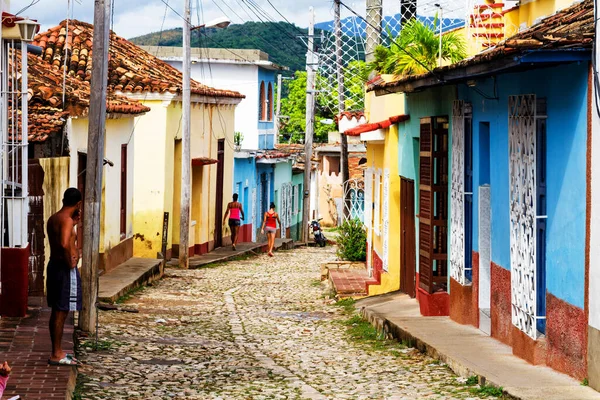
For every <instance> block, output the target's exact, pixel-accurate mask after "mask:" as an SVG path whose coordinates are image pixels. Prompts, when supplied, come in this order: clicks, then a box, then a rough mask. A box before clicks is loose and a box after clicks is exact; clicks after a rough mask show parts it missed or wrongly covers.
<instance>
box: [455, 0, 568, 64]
mask: <svg viewBox="0 0 600 400" xmlns="http://www.w3.org/2000/svg"><path fill="white" fill-rule="evenodd" d="M573 3H574V1H573V0H527V1H521V2H518V3H516V4H515V2H511V1H507V2H496V1H494V0H481V1H479V2H478V4H476V5H474V6H473V9H472V10H470V14H469V16H468V19H467V21H466V22H467V23H466V25H465V27H464V28H460V29H457V30H456V32H459V33H462V34H463V35H464V37H465V39H466V43H467V48H468V55H469V56H473V55H475V54H477V53H479V52H481V51H484V50H486V49H488V48H490V47H493V46H494V45H496V44H497V43H499V42H501V41H503V40H504V39H507V38H510V37H511V36H513V35H515V34H517V33H518V32H520V31H523V30H525V29H527V28H530V27H531V26H533V25H535V24H537V23H538V22H539V21H541V20H542V19H543V18H545V17H549V16H551V15H552V14H554V13H556V12H557V11H560V10H562V9H564V8H566V7H569V6H570V5H572V4H573Z"/></svg>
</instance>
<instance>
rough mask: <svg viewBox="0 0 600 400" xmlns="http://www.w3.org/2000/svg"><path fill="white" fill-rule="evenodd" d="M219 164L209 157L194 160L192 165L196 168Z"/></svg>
mask: <svg viewBox="0 0 600 400" xmlns="http://www.w3.org/2000/svg"><path fill="white" fill-rule="evenodd" d="M218 162H219V160H215V159H214V158H209V157H198V158H192V165H193V166H194V167H201V166H203V165H211V164H216V163H218Z"/></svg>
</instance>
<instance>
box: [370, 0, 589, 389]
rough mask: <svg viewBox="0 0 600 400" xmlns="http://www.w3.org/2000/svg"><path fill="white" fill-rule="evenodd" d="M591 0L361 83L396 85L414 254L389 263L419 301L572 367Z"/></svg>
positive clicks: (578, 338)
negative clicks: (473, 46) (416, 68)
mask: <svg viewBox="0 0 600 400" xmlns="http://www.w3.org/2000/svg"><path fill="white" fill-rule="evenodd" d="M593 7H594V6H593V2H591V1H589V0H588V1H584V2H581V3H578V4H575V5H573V6H571V7H569V8H567V9H565V10H562V11H560V12H559V14H558V15H555V16H553V17H549V18H546V19H545V20H543V21H542V22H540V23H539V24H537V25H534V26H533V27H532V28H530V29H528V30H525V31H523V32H521V33H519V34H517V35H516V36H514V37H512V38H510V39H509V40H507V41H505V42H503V43H501V44H499V45H498V46H496V47H495V48H493V49H491V50H489V51H487V52H485V53H481V54H479V55H477V56H475V57H473V58H471V59H468V60H465V61H462V62H460V63H458V64H454V65H450V66H445V67H442V68H437V69H435V70H434V71H432V72H431V73H429V74H426V75H420V76H409V77H404V78H401V79H399V80H397V81H394V82H389V83H378V84H376V85H375V86H374V87H372V88H371V89H370V90H375V92H376V94H377V95H381V96H385V95H388V94H390V93H397V92H403V93H405V94H406V104H405V109H406V113H407V114H409V115H410V120H409V121H407V122H405V123H403V124H400V126H399V137H400V140H399V149H398V151H399V174H400V175H401V178H402V179H404V180H406V181H407V182H412V183H413V185H414V186H413V187H414V188H417V190H415V195H414V196H413V197H412V198H410V199H409V197H410V196H403V194H402V193H401V194H400V196H401V198H402V201H404V202H411V203H412V204H410V205H408V208H409V209H411V207H412V209H414V210H415V218H416V224H415V225H416V228H415V229H414V232H413V233H412V234H413V235H414V237H413V240H412V241H408V242H407V243H415V248H414V249H411V251H412V252H414V253H415V254H416V257H414V259H415V261H414V262H413V263H414V265H408V263H407V264H405V265H402V266H401V268H402V269H404V270H408V271H415V275H416V276H415V278H416V282H417V299H418V301H419V302H420V303H421V311H422V312H424V314H427V315H450V317H451V318H452V319H453V320H455V321H457V322H459V323H464V324H472V325H474V326H477V327H479V328H480V329H481V330H482V331H484V332H486V333H487V334H490V335H491V336H493V337H495V338H497V339H498V340H500V341H502V342H504V343H506V344H508V345H510V346H512V348H513V353H514V354H516V355H518V356H520V357H522V358H524V359H526V360H528V361H530V362H532V363H535V364H547V365H548V366H551V367H552V368H555V369H557V370H559V371H561V372H564V373H567V374H570V375H572V376H574V377H576V378H578V379H583V378H584V377H586V376H587V372H588V370H587V369H588V363H587V352H588V342H587V329H588V318H589V313H588V308H587V307H588V306H587V301H586V293H587V291H588V278H587V276H588V273H589V260H588V257H586V249H587V248H589V246H590V245H591V244H590V242H589V235H588V234H587V233H586V229H587V215H588V214H589V212H590V210H589V207H588V206H587V198H586V193H588V190H589V188H588V172H589V162H588V160H589V158H590V153H589V146H590V143H591V139H590V138H591V122H590V121H591V120H592V118H591V116H592V113H593V112H595V104H594V102H593V99H592V96H591V93H592V88H593V82H594V79H593V69H592V68H593V67H592V65H591V62H590V59H591V45H592V42H591V40H589V39H586V35H589V36H593V34H594V22H593ZM560 32H578V33H579V35H577V36H576V37H570V38H569V39H568V40H567V39H565V38H563V36H561V33H560ZM403 188H404V186H403ZM401 190H404V189H401ZM404 206H405V204H401V207H404ZM403 251H406V249H404V248H402V245H401V252H403ZM402 276H406V274H405V273H403V274H402Z"/></svg>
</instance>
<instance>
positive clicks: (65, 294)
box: [46, 188, 81, 366]
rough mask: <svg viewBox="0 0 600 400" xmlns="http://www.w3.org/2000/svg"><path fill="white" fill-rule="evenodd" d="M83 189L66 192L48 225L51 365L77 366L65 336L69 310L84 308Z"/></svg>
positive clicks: (47, 285) (49, 361)
mask: <svg viewBox="0 0 600 400" xmlns="http://www.w3.org/2000/svg"><path fill="white" fill-rule="evenodd" d="M80 206H81V192H80V191H79V190H77V189H74V188H69V189H67V190H66V191H65V194H64V197H63V207H62V208H61V209H60V211H58V212H57V213H56V214H54V215H53V216H51V217H50V219H49V220H48V225H47V232H48V241H49V242H50V261H49V262H48V270H47V278H46V293H47V299H48V306H49V307H51V308H52V314H51V315H50V339H51V341H52V354H51V356H50V359H49V360H48V364H50V365H67V366H69V365H77V360H75V359H74V357H73V355H72V354H67V353H65V352H64V351H63V349H62V336H63V329H64V326H65V320H66V319H67V317H68V315H69V311H80V310H81V277H80V275H79V270H78V269H77V264H78V262H79V251H78V249H77V246H76V245H75V238H76V233H75V224H76V223H77V222H78V218H79V217H78V216H79V213H80V211H79V209H80Z"/></svg>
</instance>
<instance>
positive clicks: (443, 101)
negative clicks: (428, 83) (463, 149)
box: [398, 87, 456, 291]
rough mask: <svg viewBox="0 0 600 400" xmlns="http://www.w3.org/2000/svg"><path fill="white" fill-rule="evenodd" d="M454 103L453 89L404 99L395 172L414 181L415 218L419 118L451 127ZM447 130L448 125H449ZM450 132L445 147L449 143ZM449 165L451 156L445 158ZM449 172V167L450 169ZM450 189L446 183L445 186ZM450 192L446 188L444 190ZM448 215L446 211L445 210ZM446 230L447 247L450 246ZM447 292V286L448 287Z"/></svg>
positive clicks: (417, 223) (418, 94)
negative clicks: (435, 118) (442, 121)
mask: <svg viewBox="0 0 600 400" xmlns="http://www.w3.org/2000/svg"><path fill="white" fill-rule="evenodd" d="M455 99H456V89H455V87H439V88H433V89H430V90H426V91H424V92H419V93H410V94H407V95H406V113H407V114H408V115H410V119H409V120H408V121H407V122H405V123H404V124H400V127H399V134H398V171H399V174H400V176H403V177H405V178H408V179H412V180H414V181H415V214H418V213H419V177H418V170H419V141H418V140H416V139H418V138H419V136H420V129H421V121H420V120H421V118H427V117H432V116H438V117H439V116H448V120H449V123H450V124H451V123H452V102H453V101H454V100H455ZM450 126H451V125H450ZM451 136H452V131H451V129H450V132H449V137H448V141H449V142H448V143H451ZM448 155H449V159H450V163H451V160H452V157H451V153H449V154H448ZM450 168H451V166H450ZM448 185H450V183H448ZM448 190H450V186H448ZM448 215H450V210H449V209H448ZM415 230H416V232H415V234H416V243H417V246H418V243H419V219H418V218H417V217H416V216H415ZM449 231H450V230H448V243H450V232H449ZM416 264H417V272H418V271H419V252H418V251H416ZM448 291H450V285H448Z"/></svg>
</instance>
